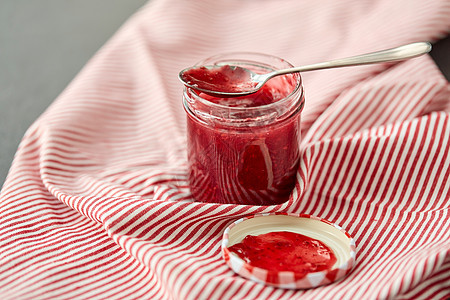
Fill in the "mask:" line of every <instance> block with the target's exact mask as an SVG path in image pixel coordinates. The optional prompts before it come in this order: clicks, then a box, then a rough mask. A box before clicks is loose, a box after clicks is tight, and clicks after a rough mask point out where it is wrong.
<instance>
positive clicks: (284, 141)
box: [183, 53, 304, 205]
mask: <svg viewBox="0 0 450 300" xmlns="http://www.w3.org/2000/svg"><path fill="white" fill-rule="evenodd" d="M211 64H229V65H239V66H242V67H245V68H249V69H251V70H253V71H254V72H256V73H267V72H270V71H273V70H274V69H281V68H289V67H292V65H291V64H289V63H287V62H286V61H285V60H283V59H280V58H277V57H274V56H269V55H264V54H256V53H232V54H224V55H219V56H215V57H212V58H209V59H207V60H205V61H202V62H200V63H199V65H211ZM221 84H223V83H221ZM183 104H184V108H185V110H186V113H187V151H188V169H189V185H190V189H191V193H192V195H193V197H194V199H195V200H196V201H200V202H212V203H229V204H249V205H273V204H280V203H283V202H285V201H287V200H288V198H289V195H290V193H291V192H292V190H293V188H294V186H295V181H296V179H295V177H296V173H297V169H298V165H299V159H300V153H299V143H300V113H301V110H302V108H303V105H304V95H303V87H302V82H301V77H300V74H298V73H295V74H286V75H281V76H277V77H274V78H272V79H270V80H269V81H268V82H267V83H266V84H265V85H264V86H263V88H262V89H261V90H260V91H258V92H257V93H254V94H250V95H247V96H241V97H226V98H218V97H213V96H210V95H207V94H204V93H202V92H199V91H196V90H194V89H191V88H187V87H185V89H184V94H183Z"/></svg>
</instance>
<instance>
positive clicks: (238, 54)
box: [184, 51, 304, 112]
mask: <svg viewBox="0 0 450 300" xmlns="http://www.w3.org/2000/svg"><path fill="white" fill-rule="evenodd" d="M247 55H248V56H256V57H261V58H263V57H265V58H269V59H273V60H277V61H278V62H280V63H283V64H286V68H292V67H294V65H292V64H291V63H290V62H288V61H287V60H285V59H282V58H280V57H278V56H275V55H271V54H265V53H261V52H251V51H244V52H239V51H235V52H224V53H220V54H216V55H214V56H211V57H208V58H205V59H203V60H201V61H199V62H197V63H196V64H195V66H201V65H205V64H208V65H209V64H211V63H210V61H216V60H219V59H221V60H220V61H217V62H215V64H217V63H218V62H222V63H225V62H227V63H231V62H235V61H239V62H241V63H254V64H256V65H257V66H259V67H261V66H269V65H268V64H266V63H264V62H262V61H257V60H255V61H249V60H247V59H244V58H240V57H245V56H247ZM233 56H236V58H235V59H231V58H229V57H233ZM271 67H274V66H271ZM292 75H293V76H295V79H296V81H297V82H296V84H295V86H294V88H293V89H292V91H291V92H290V93H289V94H287V95H286V96H284V97H283V98H282V99H280V100H278V101H275V102H272V103H268V104H264V105H259V106H252V107H235V106H227V105H222V104H218V103H215V102H212V101H209V100H207V99H204V98H202V97H201V96H199V95H198V94H197V92H196V91H195V89H192V88H188V87H186V86H185V87H184V91H185V93H187V92H189V95H194V96H195V97H196V98H198V99H199V100H200V102H202V103H203V104H206V105H208V106H210V107H213V108H214V107H216V108H219V109H229V110H230V111H236V112H238V111H240V110H246V111H249V110H250V111H255V110H259V109H266V108H271V107H273V106H278V105H280V104H283V102H286V101H288V100H289V99H290V98H291V97H292V96H293V95H294V94H295V93H297V92H298V90H299V89H300V93H301V95H302V94H303V85H302V83H303V80H302V77H301V75H300V73H295V74H292ZM301 95H300V99H302V101H304V98H303V97H301ZM230 98H232V97H230Z"/></svg>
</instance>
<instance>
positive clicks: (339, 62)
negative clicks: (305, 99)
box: [272, 42, 431, 76]
mask: <svg viewBox="0 0 450 300" xmlns="http://www.w3.org/2000/svg"><path fill="white" fill-rule="evenodd" d="M430 51H431V44H430V43H428V42H417V43H412V44H407V45H403V46H400V47H396V48H392V49H387V50H381V51H377V52H372V53H367V54H363V55H357V56H352V57H347V58H341V59H336V60H331V61H328V62H321V63H317V64H312V65H306V66H301V67H295V68H289V69H283V70H279V71H275V72H272V76H277V75H282V74H288V73H294V72H305V71H311V70H321V69H329V68H334V67H347V66H357V65H367V64H374V63H380V62H388V61H397V60H403V59H407V58H412V57H416V56H419V55H422V54H425V53H428V52H430ZM275 73H276V74H275Z"/></svg>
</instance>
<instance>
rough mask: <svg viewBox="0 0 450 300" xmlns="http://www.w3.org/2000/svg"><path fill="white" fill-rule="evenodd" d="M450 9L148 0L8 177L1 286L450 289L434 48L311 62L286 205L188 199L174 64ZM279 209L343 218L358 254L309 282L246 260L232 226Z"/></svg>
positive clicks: (302, 42) (440, 84)
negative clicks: (401, 56) (284, 283)
mask: <svg viewBox="0 0 450 300" xmlns="http://www.w3.org/2000/svg"><path fill="white" fill-rule="evenodd" d="M449 16H450V1H448V0H436V1H423V0H421V1H419V0H408V1H406V0H371V1H359V0H343V1H332V0H318V1H306V0H304V1H303V0H302V1H298V0H283V1H279V0H265V1H256V0H246V1H242V0H219V1H212V0H200V1H189V0H152V1H150V2H149V3H148V4H147V5H146V6H144V7H143V8H142V9H141V10H139V11H138V12H136V13H135V14H134V15H133V16H132V17H131V18H130V19H129V20H128V21H127V22H126V23H125V24H124V25H123V26H122V28H121V29H120V30H119V31H118V32H117V33H116V34H115V35H114V36H113V37H112V38H111V39H110V40H109V41H108V43H107V44H106V45H105V46H104V47H102V49H100V50H99V52H98V53H97V54H96V55H95V56H94V57H93V58H92V59H91V60H90V61H89V63H88V64H87V65H86V66H85V67H84V69H83V70H82V71H81V72H80V74H78V76H77V77H76V78H75V79H74V80H73V81H72V83H71V84H70V85H69V86H68V87H67V89H66V90H65V91H64V92H63V93H62V94H61V95H60V96H59V97H58V98H57V99H56V100H55V101H54V102H53V104H52V105H51V106H50V107H49V108H48V109H47V110H46V112H44V114H43V115H42V116H41V117H40V118H39V119H38V120H36V122H35V123H34V124H33V125H32V126H31V127H30V128H29V130H28V131H27V133H26V134H25V136H24V138H23V140H22V142H21V144H20V146H19V149H18V150H17V153H16V156H15V159H14V161H13V164H12V166H11V169H10V172H9V174H8V177H7V180H6V182H5V184H4V186H3V188H2V190H1V194H0V298H1V299H445V298H448V297H450V284H449V283H450V217H449V213H450V85H449V83H448V81H447V80H446V79H445V78H444V77H443V75H442V74H441V73H440V71H439V69H438V68H437V67H436V65H435V64H434V62H433V61H432V59H431V58H430V57H429V56H423V57H420V58H415V59H411V60H408V61H403V62H398V63H389V64H377V65H370V66H364V67H353V68H341V69H333V70H326V71H317V72H308V73H305V74H303V75H302V76H303V85H304V88H305V91H306V104H305V108H304V110H303V112H302V143H301V163H300V166H299V169H298V172H297V182H296V187H295V189H294V190H293V191H292V193H291V197H290V199H289V200H288V201H287V202H285V203H282V204H280V205H273V206H252V205H224V204H214V203H200V202H196V201H194V199H192V197H191V194H190V191H189V186H188V183H187V164H186V137H185V136H186V128H185V113H184V111H183V107H182V104H181V97H182V89H183V87H182V85H181V83H180V82H179V81H178V78H177V75H178V72H179V70H181V69H182V68H184V67H187V66H190V65H192V64H194V63H196V62H197V61H199V60H201V59H204V58H206V57H208V56H211V55H215V54H218V53H224V52H230V51H252V52H263V53H266V54H272V55H276V56H279V57H282V58H285V59H287V60H288V61H290V62H291V63H293V64H294V65H301V64H307V63H313V62H318V61H322V60H327V59H332V58H339V57H344V56H350V55H355V54H359V53H363V52H370V51H375V50H381V49H385V48H390V47H395V46H399V45H401V44H406V43H409V42H414V41H436V40H438V39H440V38H443V37H444V36H446V35H447V34H448V33H449V31H450V17H449ZM230 188H232V187H230ZM274 212H289V213H305V214H311V215H314V216H318V217H320V218H324V219H327V220H329V221H330V222H333V223H336V224H338V225H339V226H341V227H343V228H345V229H346V231H348V232H349V233H350V234H351V235H352V236H353V237H354V238H355V240H356V246H357V258H356V265H355V268H354V270H353V271H352V272H351V273H350V274H349V275H348V276H347V277H345V278H344V279H343V280H340V281H338V282H335V283H332V284H329V285H325V286H322V287H319V288H315V289H309V290H290V289H278V288H273V287H269V286H264V285H262V284H258V283H255V282H253V281H249V280H246V279H244V278H241V277H239V276H237V275H236V274H234V273H233V272H232V271H231V270H230V269H229V268H228V266H227V265H226V264H225V262H224V261H223V260H222V257H221V253H220V245H221V239H222V234H223V231H224V229H225V228H226V227H227V226H228V225H229V224H230V223H232V222H233V221H235V220H237V219H239V218H242V217H245V216H248V215H252V214H257V213H274Z"/></svg>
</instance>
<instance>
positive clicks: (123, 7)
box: [0, 0, 450, 187]
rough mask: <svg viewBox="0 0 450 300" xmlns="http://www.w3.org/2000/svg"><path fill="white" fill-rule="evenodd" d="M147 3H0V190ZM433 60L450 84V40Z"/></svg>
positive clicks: (136, 0)
mask: <svg viewBox="0 0 450 300" xmlns="http://www.w3.org/2000/svg"><path fill="white" fill-rule="evenodd" d="M146 2H147V1H146V0H65V1H62V0H40V1H30V0H28V1H27V0H0V187H1V186H2V185H3V182H4V180H5V178H6V175H7V172H8V170H9V168H10V165H11V162H12V160H13V157H14V153H15V152H16V150H17V146H18V145H19V142H20V140H21V139H22V137H23V135H24V133H25V131H26V130H27V129H28V127H29V126H30V125H31V124H32V123H33V122H34V120H36V118H37V117H38V116H39V115H40V114H41V113H42V112H43V111H44V110H45V109H46V108H47V107H48V106H49V105H50V103H51V102H52V101H53V100H54V99H55V98H56V97H57V96H58V95H59V94H60V93H61V92H62V90H63V89H64V88H65V87H66V86H67V84H68V83H69V82H70V81H71V80H72V79H73V78H74V77H75V75H76V74H77V73H78V72H79V71H80V69H81V68H82V67H83V65H84V64H85V63H86V62H87V61H88V60H89V58H91V57H92V55H93V54H94V53H95V52H96V51H97V50H98V49H99V48H100V47H101V46H102V45H103V44H104V43H105V42H106V41H107V40H108V39H109V38H110V37H111V36H112V35H113V34H114V32H115V31H116V30H117V29H118V28H119V27H120V26H121V24H123V22H124V21H126V20H127V19H128V17H129V16H131V15H132V14H133V13H134V12H135V11H136V10H137V9H139V7H141V6H142V5H143V4H145V3H146ZM432 56H433V58H434V59H435V60H436V62H437V63H438V65H439V66H440V68H441V69H442V70H443V71H444V73H445V74H446V76H447V79H448V78H449V74H450V39H449V38H447V39H445V40H443V41H440V42H439V43H437V44H436V45H435V47H434V49H433V51H432Z"/></svg>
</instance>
